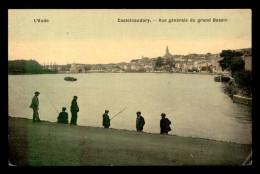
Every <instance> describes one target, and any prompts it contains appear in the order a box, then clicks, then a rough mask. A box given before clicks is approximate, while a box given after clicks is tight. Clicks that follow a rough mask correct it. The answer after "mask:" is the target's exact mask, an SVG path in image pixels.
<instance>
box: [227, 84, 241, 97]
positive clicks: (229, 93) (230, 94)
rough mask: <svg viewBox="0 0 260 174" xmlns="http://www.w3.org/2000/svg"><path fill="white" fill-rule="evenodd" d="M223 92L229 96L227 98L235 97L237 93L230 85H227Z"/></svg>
mask: <svg viewBox="0 0 260 174" xmlns="http://www.w3.org/2000/svg"><path fill="white" fill-rule="evenodd" d="M225 92H226V93H227V94H228V95H229V97H231V98H232V97H233V95H236V94H237V93H238V91H237V90H236V89H235V88H233V87H232V86H230V85H227V86H226V88H225Z"/></svg>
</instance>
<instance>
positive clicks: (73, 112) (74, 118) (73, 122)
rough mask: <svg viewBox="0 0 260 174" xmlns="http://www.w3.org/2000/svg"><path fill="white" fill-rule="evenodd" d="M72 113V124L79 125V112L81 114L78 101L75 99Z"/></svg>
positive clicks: (72, 103) (71, 109) (71, 107)
mask: <svg viewBox="0 0 260 174" xmlns="http://www.w3.org/2000/svg"><path fill="white" fill-rule="evenodd" d="M70 111H71V120H70V124H72V125H77V119H78V114H77V113H78V112H79V107H78V103H77V100H76V99H73V100H72V102H71V106H70Z"/></svg>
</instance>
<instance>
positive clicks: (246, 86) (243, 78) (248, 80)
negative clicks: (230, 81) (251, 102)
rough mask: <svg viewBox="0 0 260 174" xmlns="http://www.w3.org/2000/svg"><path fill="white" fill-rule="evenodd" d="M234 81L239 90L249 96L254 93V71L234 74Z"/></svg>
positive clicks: (242, 71) (241, 71)
mask: <svg viewBox="0 0 260 174" xmlns="http://www.w3.org/2000/svg"><path fill="white" fill-rule="evenodd" d="M234 79H235V82H236V84H237V85H238V87H239V88H242V89H243V90H244V91H245V93H246V94H247V95H250V94H251V93H252V71H248V70H240V71H237V72H235V73H234Z"/></svg>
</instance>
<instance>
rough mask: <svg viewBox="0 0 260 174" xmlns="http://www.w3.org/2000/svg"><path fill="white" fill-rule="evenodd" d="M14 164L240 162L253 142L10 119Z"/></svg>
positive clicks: (9, 128)
mask: <svg viewBox="0 0 260 174" xmlns="http://www.w3.org/2000/svg"><path fill="white" fill-rule="evenodd" d="M8 140H9V142H8V143H9V165H10V166H11V165H16V166H125V165H126V166H140V165H141V166H151V165H152V166H197V165H199V166H216V165H221V166H223V165H224V166H240V165H242V164H243V162H244V161H245V159H246V158H247V157H248V155H249V154H250V152H251V145H250V144H236V143H228V142H221V141H214V140H207V139H201V138H191V137H180V136H175V135H161V134H152V133H141V132H136V131H128V130H117V129H104V128H98V127H88V126H71V125H67V124H59V123H52V122H48V121H42V122H40V123H33V122H32V120H31V119H25V118H15V117H10V116H9V117H8Z"/></svg>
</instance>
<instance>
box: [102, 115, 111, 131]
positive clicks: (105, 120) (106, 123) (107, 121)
mask: <svg viewBox="0 0 260 174" xmlns="http://www.w3.org/2000/svg"><path fill="white" fill-rule="evenodd" d="M103 126H104V127H105V128H109V126H110V118H109V116H108V115H107V113H104V114H103Z"/></svg>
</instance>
